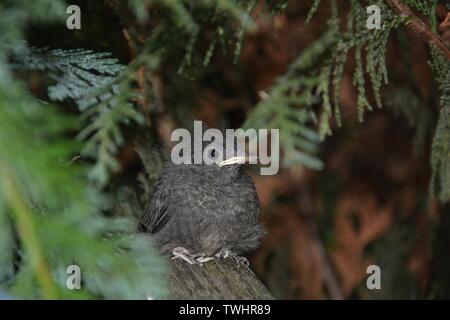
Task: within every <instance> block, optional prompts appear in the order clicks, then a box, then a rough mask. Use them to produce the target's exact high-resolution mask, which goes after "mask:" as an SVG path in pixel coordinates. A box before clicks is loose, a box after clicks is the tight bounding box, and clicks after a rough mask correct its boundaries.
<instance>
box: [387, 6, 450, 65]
mask: <svg viewBox="0 0 450 320" xmlns="http://www.w3.org/2000/svg"><path fill="white" fill-rule="evenodd" d="M386 2H387V3H388V4H389V6H390V7H391V8H392V10H394V12H396V13H397V14H399V15H401V16H402V17H407V18H409V19H410V20H409V21H408V22H407V27H408V28H409V29H410V30H411V31H413V32H414V33H416V34H417V35H418V36H419V37H420V38H422V39H423V40H424V41H426V42H427V43H428V44H429V45H430V46H434V47H436V48H437V49H439V50H440V51H441V52H442V53H443V54H444V55H445V56H446V57H447V59H449V60H450V50H449V48H447V46H446V45H445V44H444V42H443V41H442V39H441V37H440V36H439V35H438V34H436V33H435V32H433V31H432V30H431V28H430V27H429V26H428V25H427V24H426V23H425V22H423V21H422V19H420V18H419V17H417V16H416V15H415V14H414V12H412V10H411V9H410V8H409V7H408V6H406V5H405V4H404V3H403V2H402V1H400V0H386Z"/></svg>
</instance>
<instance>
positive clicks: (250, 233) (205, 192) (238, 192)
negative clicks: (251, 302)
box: [139, 143, 265, 264]
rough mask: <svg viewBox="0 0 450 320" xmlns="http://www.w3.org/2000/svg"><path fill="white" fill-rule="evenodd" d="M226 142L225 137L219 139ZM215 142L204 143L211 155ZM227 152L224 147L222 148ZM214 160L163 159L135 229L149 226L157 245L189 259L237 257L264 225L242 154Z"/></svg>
mask: <svg viewBox="0 0 450 320" xmlns="http://www.w3.org/2000/svg"><path fill="white" fill-rule="evenodd" d="M224 145H225V143H224ZM219 147H221V146H217V151H216V149H215V148H209V149H208V155H210V157H211V158H214V157H216V156H217V154H216V152H221V151H219V150H218V149H219ZM225 154H226V153H225ZM237 154H238V155H237V156H234V157H231V158H229V159H225V156H224V157H223V158H224V161H221V162H217V163H213V164H205V163H203V164H189V165H187V164H180V165H175V164H173V163H172V162H171V161H170V160H169V161H167V162H166V163H165V164H164V166H163V168H162V170H161V173H160V175H159V177H158V179H157V180H156V182H155V184H154V186H153V189H152V192H151V195H150V199H149V201H148V204H147V206H146V209H145V211H144V214H143V215H142V217H141V220H140V223H139V231H142V232H150V233H151V234H152V235H153V236H154V238H155V239H156V241H157V243H158V244H159V246H160V248H161V249H162V250H163V251H164V252H166V253H173V255H174V257H178V258H182V259H184V260H186V261H187V262H189V263H200V264H201V262H205V261H208V260H210V259H212V257H214V256H216V257H228V256H231V257H235V258H236V257H237V256H239V255H241V254H243V253H246V252H249V251H251V250H254V249H255V248H257V247H258V245H259V242H260V239H261V237H262V236H263V235H264V233H265V230H264V228H263V226H262V225H261V224H260V222H259V214H260V204H259V200H258V196H257V193H256V190H255V187H254V185H253V182H252V181H251V179H250V177H249V176H248V175H247V174H246V173H245V171H244V163H243V162H245V156H243V155H242V154H239V152H238V153H237Z"/></svg>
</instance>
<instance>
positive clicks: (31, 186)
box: [0, 0, 450, 298]
mask: <svg viewBox="0 0 450 320" xmlns="http://www.w3.org/2000/svg"><path fill="white" fill-rule="evenodd" d="M404 3H405V4H406V5H408V6H409V7H410V8H412V9H414V10H417V12H420V13H421V14H422V15H423V16H424V17H425V19H427V23H428V24H429V25H430V26H431V28H432V30H433V31H434V32H436V28H437V21H436V14H435V12H436V6H437V3H438V1H427V2H424V1H415V0H409V1H404ZM288 4H289V3H288V1H272V0H266V1H257V0H250V1H239V0H213V1H207V0H201V1H195V2H193V1H187V0H177V1H169V0H128V1H117V0H104V1H101V4H96V5H93V6H94V7H95V6H97V5H98V6H99V7H97V8H96V9H97V10H98V8H101V9H102V10H108V12H110V13H111V14H115V15H116V16H117V17H118V21H120V24H121V26H122V27H123V28H124V30H126V32H125V35H126V39H127V41H128V44H129V47H130V49H132V51H133V52H134V53H133V54H132V56H131V59H130V61H129V63H128V64H127V65H125V64H124V63H123V62H122V63H121V62H119V60H118V59H115V58H113V57H112V55H111V54H110V53H109V52H105V51H103V52H100V51H95V50H92V49H87V48H83V47H81V48H77V49H73V48H72V49H68V48H65V49H62V48H61V47H58V45H57V44H53V45H54V47H53V48H47V47H36V46H33V44H29V43H28V42H26V41H24V40H31V39H29V37H27V36H26V31H27V30H28V28H32V27H35V26H48V24H56V25H57V26H58V28H64V27H65V26H64V19H65V18H66V14H65V12H66V11H65V9H66V5H67V4H66V2H65V1H63V0H52V1H50V0H39V1H3V2H2V3H1V4H0V30H2V31H1V32H0V145H1V146H2V149H1V154H0V172H1V176H2V181H1V183H0V221H1V223H0V237H1V239H0V246H1V248H0V283H1V284H2V286H7V287H8V289H9V290H10V291H11V292H12V293H13V294H15V295H17V296H20V297H29V298H66V297H69V298H98V297H101V298H145V297H146V296H152V297H164V296H165V295H166V292H165V288H164V283H163V282H162V281H161V280H160V279H162V278H163V275H164V263H163V260H162V258H161V257H159V256H158V254H157V252H156V250H155V249H154V248H153V246H152V243H151V238H150V237H148V236H143V235H137V234H135V233H134V230H135V223H136V219H135V218H136V217H137V216H138V215H139V212H140V210H141V205H142V202H143V201H142V200H143V199H144V200H145V194H146V193H148V190H149V188H150V183H149V180H151V178H152V177H154V175H155V174H156V172H157V167H159V165H157V164H156V163H155V164H154V165H152V164H149V163H148V159H152V158H151V156H149V155H148V154H147V155H146V154H145V152H142V146H141V145H140V142H139V141H141V140H139V139H137V140H136V141H135V142H136V143H135V144H133V147H135V148H136V149H137V152H138V153H139V155H140V156H141V158H142V159H143V161H144V165H143V166H142V165H141V166H140V169H139V170H140V171H141V173H140V175H139V178H138V179H139V181H140V182H141V185H142V188H143V190H136V189H135V188H134V189H133V188H131V189H132V190H130V188H129V185H128V181H122V180H124V179H120V177H118V173H120V172H121V171H123V170H124V164H123V159H119V158H120V157H121V153H123V147H124V146H125V145H126V142H127V139H134V136H136V135H137V136H142V135H144V136H146V135H147V134H152V135H155V132H157V131H158V121H162V120H161V119H162V117H163V116H164V115H167V114H168V115H170V117H172V118H173V119H174V122H176V123H177V124H178V125H184V124H185V123H186V122H188V121H189V119H191V118H192V114H193V113H195V110H194V107H193V106H195V104H196V102H195V101H193V100H191V97H194V96H195V94H196V93H197V91H198V90H199V89H198V87H199V86H200V84H201V82H202V81H204V79H205V78H206V77H207V75H208V73H209V72H211V69H213V68H215V67H219V61H222V62H221V63H225V64H227V65H230V66H234V65H236V64H239V58H240V55H241V52H242V48H243V45H245V36H246V35H251V34H252V33H253V32H255V30H257V29H258V24H259V23H261V22H262V21H266V20H270V19H273V17H275V16H277V15H280V14H284V12H285V11H286V10H287V9H288ZM368 4H369V3H368V2H367V1H363V0H351V1H349V5H347V6H346V7H345V6H342V5H339V3H338V1H335V0H330V1H325V0H324V1H320V0H314V1H311V5H310V10H309V13H308V14H307V17H306V20H307V22H308V23H312V22H313V21H314V19H315V18H316V17H317V14H318V12H319V11H320V10H321V8H324V7H325V8H327V9H328V11H327V12H328V13H329V15H328V16H327V17H326V19H324V20H326V21H327V22H326V28H325V30H323V32H322V34H321V36H320V37H318V38H317V39H316V40H315V41H314V42H312V43H311V44H310V45H309V47H308V48H306V49H305V50H303V51H302V52H301V53H300V54H299V55H298V56H297V57H295V59H293V61H292V62H291V63H290V65H289V67H288V70H287V71H286V72H285V73H284V74H283V75H280V76H279V77H278V79H277V80H276V81H275V83H274V84H273V85H272V86H271V88H269V89H268V90H267V91H265V92H261V93H260V98H259V101H257V102H256V103H255V106H254V108H252V110H251V111H250V112H249V114H248V115H246V117H245V119H244V120H245V121H244V123H242V126H243V127H244V128H249V127H252V128H280V129H281V131H280V133H281V136H280V142H281V147H282V149H283V165H284V167H286V168H288V167H293V166H299V165H304V166H306V167H309V168H311V169H315V170H320V169H323V168H324V167H325V165H324V162H323V159H321V147H322V142H323V141H326V140H327V138H328V137H329V136H331V135H332V134H333V131H334V130H339V128H340V127H345V125H346V123H345V118H344V117H343V116H342V114H343V111H342V110H341V109H342V107H341V103H340V101H341V91H342V90H341V89H342V87H341V86H342V79H343V75H344V73H345V72H346V68H347V67H346V66H347V64H348V61H349V60H353V61H354V63H353V65H354V67H353V69H352V70H351V71H350V73H351V75H352V82H353V85H354V87H355V88H356V93H357V96H356V105H357V114H358V120H359V121H361V122H364V119H365V116H366V114H367V113H368V112H369V111H372V110H375V109H377V108H382V107H383V106H384V105H385V103H386V101H387V99H389V97H392V94H390V95H386V94H385V92H384V91H383V88H385V87H386V88H387V89H388V88H389V74H388V70H389V68H388V66H387V60H386V55H387V49H388V47H389V39H390V38H392V37H393V35H394V36H395V35H397V34H398V33H399V32H402V31H404V29H405V26H407V24H408V19H405V18H404V17H401V16H399V15H398V14H396V13H394V12H393V11H392V10H391V8H390V7H389V5H388V3H387V2H386V1H384V0H376V1H371V2H370V4H376V5H378V6H379V7H380V8H381V12H382V17H383V19H382V28H381V29H380V30H368V29H367V28H366V20H367V14H366V6H367V5H368ZM321 18H323V16H322V17H321ZM430 52H431V59H430V63H429V64H430V67H431V69H432V70H433V72H434V73H433V74H434V78H435V81H436V83H437V84H438V86H439V91H440V95H441V97H440V112H439V116H438V120H437V124H436V127H435V129H434V138H433V141H432V145H431V156H430V163H431V169H432V174H431V181H430V191H431V194H435V195H436V196H437V197H438V198H439V200H440V201H441V202H442V203H446V202H448V201H449V200H450V162H449V161H450V151H449V150H450V148H449V147H450V106H449V102H450V98H449V94H450V93H449V86H450V78H449V71H450V69H449V61H448V60H447V59H446V58H445V57H444V56H443V55H442V54H441V52H440V51H439V50H437V49H436V48H434V47H430ZM33 72H35V73H38V74H39V75H40V76H39V77H40V78H39V79H40V80H41V83H44V89H45V91H46V93H44V94H42V93H39V94H36V92H33V93H35V96H32V95H31V94H30V93H29V92H30V90H31V91H33V88H32V86H31V85H29V86H28V87H26V86H25V85H24V84H23V82H25V81H23V80H24V79H23V77H22V78H21V76H23V75H24V74H25V75H28V74H33ZM13 75H15V76H16V77H13ZM142 75H143V76H142ZM19 79H22V81H21V80H19ZM42 79H46V80H42ZM161 83H163V84H164V88H163V89H161ZM404 94H405V96H407V97H409V98H411V97H412V96H413V95H412V94H411V92H409V91H407V92H406V93H404ZM36 96H38V98H37V97H36ZM386 96H387V97H386ZM398 96H399V95H394V97H398ZM44 100H46V101H44ZM392 101H393V102H392V105H393V107H394V109H395V110H396V111H397V112H399V113H401V114H404V116H405V121H408V123H409V124H410V125H411V126H415V127H416V130H417V131H418V132H419V133H417V137H418V138H417V140H418V141H425V138H424V136H425V134H426V133H423V134H421V133H420V132H423V131H426V129H421V128H423V127H424V126H425V127H426V126H427V124H425V122H424V121H421V119H420V118H419V116H418V114H416V115H411V110H405V108H404V104H402V103H401V101H400V102H398V103H396V102H395V99H394V98H393V99H392ZM72 105H74V106H76V110H72V109H71V108H70V106H72ZM64 107H66V108H64ZM417 109H420V106H419V107H418V108H416V109H415V110H417ZM419 115H420V113H419ZM156 135H157V134H156ZM130 137H131V138H130ZM421 137H422V138H421ZM424 143H425V142H422V144H421V145H423V144H424ZM152 148H154V149H156V147H154V146H153V145H150V146H148V145H147V149H152ZM144 149H145V148H144ZM152 151H157V150H147V152H152ZM78 155H80V156H81V159H82V161H79V157H78ZM74 156H76V157H75V158H74ZM30 159H32V160H30ZM146 159H147V160H146ZM146 161H147V162H146ZM155 162H156V160H155ZM142 167H145V170H146V174H145V175H144V174H143V170H142ZM139 193H140V194H144V196H143V197H141V198H143V199H138V200H136V201H135V203H134V204H129V203H128V204H124V203H123V197H124V196H125V197H126V199H127V200H126V201H125V202H127V201H128V202H131V200H130V199H131V197H137V196H136V195H137V194H139ZM138 198H139V197H138ZM111 203H112V204H111ZM118 212H119V213H118ZM70 264H78V265H80V267H81V269H82V270H83V287H84V288H85V289H86V290H83V291H82V293H81V294H80V293H77V292H76V291H73V292H72V291H68V290H66V289H65V279H66V276H67V275H66V274H65V268H66V267H67V266H68V265H70ZM110 279H114V282H111V281H110Z"/></svg>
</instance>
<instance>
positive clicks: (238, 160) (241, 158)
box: [218, 156, 253, 167]
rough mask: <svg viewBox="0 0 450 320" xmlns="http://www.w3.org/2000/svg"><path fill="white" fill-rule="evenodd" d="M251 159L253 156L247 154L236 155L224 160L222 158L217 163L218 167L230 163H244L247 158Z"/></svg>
mask: <svg viewBox="0 0 450 320" xmlns="http://www.w3.org/2000/svg"><path fill="white" fill-rule="evenodd" d="M250 159H253V157H248V156H238V157H232V158H229V159H226V160H223V161H221V162H219V163H218V166H219V167H223V166H228V165H230V164H244V163H246V162H247V160H250Z"/></svg>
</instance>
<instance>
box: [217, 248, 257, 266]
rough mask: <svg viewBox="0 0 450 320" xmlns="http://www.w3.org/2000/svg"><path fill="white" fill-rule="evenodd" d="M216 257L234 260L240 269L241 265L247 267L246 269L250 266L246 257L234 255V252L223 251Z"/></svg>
mask: <svg viewBox="0 0 450 320" xmlns="http://www.w3.org/2000/svg"><path fill="white" fill-rule="evenodd" d="M215 256H216V257H217V258H222V259H226V258H233V259H234V261H235V262H236V264H237V267H238V268H239V267H240V266H241V265H245V266H246V267H248V266H249V265H250V263H249V261H248V259H247V258H246V257H242V256H239V255H238V254H237V253H234V252H233V251H230V250H221V251H219V252H217V253H216V255H215Z"/></svg>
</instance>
